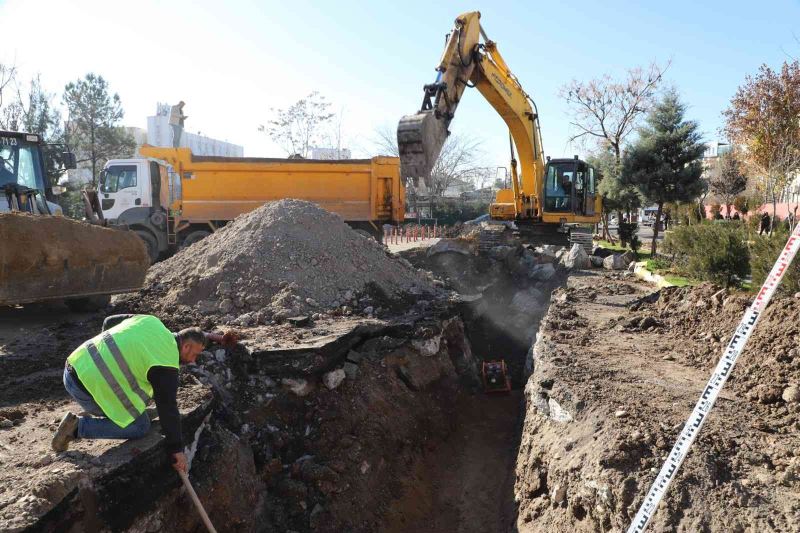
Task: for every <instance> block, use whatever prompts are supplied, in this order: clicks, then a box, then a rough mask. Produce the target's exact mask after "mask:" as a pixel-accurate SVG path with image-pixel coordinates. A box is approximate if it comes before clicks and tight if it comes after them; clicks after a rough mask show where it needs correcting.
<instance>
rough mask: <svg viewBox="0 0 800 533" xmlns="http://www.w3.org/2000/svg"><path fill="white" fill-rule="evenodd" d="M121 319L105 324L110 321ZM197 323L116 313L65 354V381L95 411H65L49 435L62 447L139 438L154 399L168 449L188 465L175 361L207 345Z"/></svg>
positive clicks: (182, 466) (181, 466)
mask: <svg viewBox="0 0 800 533" xmlns="http://www.w3.org/2000/svg"><path fill="white" fill-rule="evenodd" d="M120 318H122V319H123V320H122V321H121V322H119V323H118V324H116V325H115V326H113V327H111V328H110V329H106V326H107V325H108V324H109V321H114V320H118V319H120ZM206 342H207V341H206V336H205V334H204V333H203V332H202V331H201V330H200V329H199V328H188V329H184V330H181V331H180V332H178V333H175V334H173V333H172V332H170V331H169V330H168V329H167V328H166V327H165V326H164V324H162V323H161V321H160V320H159V319H158V318H156V317H154V316H150V315H118V316H115V317H109V318H107V319H106V322H104V323H103V332H102V333H100V334H99V335H97V336H96V337H94V338H92V339H90V340H88V341H86V342H85V343H83V345H81V346H80V347H79V348H77V349H76V350H75V351H74V352H72V354H71V355H70V356H69V357H68V358H67V364H66V367H65V369H64V387H65V388H66V389H67V392H68V393H69V395H70V396H72V398H73V399H74V400H75V401H76V402H77V403H78V404H79V405H80V406H81V407H82V408H83V410H84V411H85V412H86V413H88V414H90V415H94V416H76V415H75V414H73V413H67V414H66V415H65V416H64V418H63V420H62V421H61V424H60V425H59V426H58V430H57V431H56V433H55V436H54V437H53V441H52V447H53V450H55V451H57V452H63V451H64V450H66V449H67V448H68V447H69V443H70V442H71V441H72V440H74V439H137V438H140V437H143V436H144V435H146V434H147V432H148V431H149V430H150V418H149V416H148V414H147V411H146V407H147V404H148V402H149V401H150V399H151V398H152V399H155V403H156V409H157V410H158V416H159V418H160V420H161V430H162V432H163V433H164V436H165V437H166V446H167V451H168V453H170V454H171V455H172V457H173V466H174V467H175V469H176V470H182V471H184V472H185V471H186V456H185V455H184V454H183V443H182V441H181V418H180V413H179V412H178V404H177V392H178V365H179V364H181V363H182V364H187V363H194V361H195V359H197V356H198V355H199V354H200V352H201V351H203V348H205V345H206Z"/></svg>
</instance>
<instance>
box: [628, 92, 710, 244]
mask: <svg viewBox="0 0 800 533" xmlns="http://www.w3.org/2000/svg"><path fill="white" fill-rule="evenodd" d="M685 114H686V105H685V104H683V103H682V102H681V101H680V98H679V97H678V93H677V92H676V91H675V90H674V89H673V90H670V91H668V92H667V93H666V94H665V95H664V98H663V99H662V100H661V101H660V102H658V103H657V104H656V105H655V106H654V107H653V109H652V110H651V112H650V113H649V115H648V117H647V126H645V127H644V128H642V129H641V130H640V132H639V139H638V140H637V141H636V143H635V144H634V145H633V146H632V147H631V148H630V149H629V150H628V151H627V152H626V153H625V157H624V159H623V164H622V181H623V183H628V184H630V185H634V186H635V187H636V188H637V189H639V192H640V193H641V194H642V196H643V197H644V198H645V199H646V200H647V201H648V202H652V203H655V204H657V205H658V211H657V212H656V220H655V222H654V224H653V242H652V245H651V252H652V254H653V255H655V253H656V241H657V239H658V230H659V226H660V223H661V214H662V212H663V210H664V204H665V203H667V202H688V201H690V200H693V199H695V198H697V197H698V196H699V195H700V194H702V192H703V190H704V188H705V185H704V183H703V182H702V180H701V179H700V177H701V176H702V174H703V166H702V162H701V161H702V157H703V152H704V151H705V147H704V146H703V144H702V143H701V138H700V133H699V132H698V131H697V127H698V126H697V123H696V122H695V121H692V120H685V118H684V117H685Z"/></svg>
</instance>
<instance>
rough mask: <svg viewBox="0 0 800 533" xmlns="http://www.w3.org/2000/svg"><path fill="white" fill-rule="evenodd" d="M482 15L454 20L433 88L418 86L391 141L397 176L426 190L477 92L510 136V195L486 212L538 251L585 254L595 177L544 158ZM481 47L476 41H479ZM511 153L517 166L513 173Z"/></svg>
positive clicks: (532, 108) (596, 210) (594, 215)
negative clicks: (462, 107)
mask: <svg viewBox="0 0 800 533" xmlns="http://www.w3.org/2000/svg"><path fill="white" fill-rule="evenodd" d="M480 18H481V14H480V12H477V11H472V12H468V13H464V14H462V15H459V16H458V18H456V21H455V27H454V28H453V30H452V32H450V34H449V35H448V37H447V43H446V45H445V48H444V52H443V54H442V57H441V60H440V61H439V65H438V66H437V67H436V72H437V75H436V80H435V81H434V82H433V83H431V84H428V85H425V86H424V96H423V101H422V108H421V109H420V111H419V112H417V113H416V114H413V115H408V116H405V117H403V118H402V119H401V120H400V123H399V125H398V128H397V141H398V147H399V151H400V172H401V175H402V176H403V177H404V178H406V179H411V180H413V181H414V183H418V182H419V179H420V178H421V179H423V181H424V182H425V184H426V185H430V174H431V170H432V169H433V166H434V164H435V162H436V159H437V158H438V157H439V154H440V152H441V150H442V146H443V145H444V143H445V141H446V140H447V136H448V135H449V133H450V132H449V126H450V123H451V121H452V120H453V118H454V116H455V112H456V109H457V108H458V104H459V103H460V102H461V98H462V96H463V94H464V91H465V90H466V89H467V88H468V87H475V88H477V89H478V91H479V92H480V93H481V94H482V95H483V97H484V98H486V100H488V101H489V103H490V104H491V105H492V107H493V108H494V109H495V111H497V113H498V114H499V115H500V116H501V117H502V118H503V120H504V121H505V123H506V125H507V126H508V129H509V145H510V149H511V188H510V189H500V190H498V191H497V193H496V197H495V201H494V202H493V203H492V204H491V205H490V207H489V215H490V218H491V219H492V220H493V221H505V222H508V221H513V222H514V224H515V225H516V226H517V228H518V230H519V231H520V233H521V234H522V235H524V236H526V237H529V238H530V239H531V240H532V241H535V242H536V243H537V244H567V243H580V244H581V245H583V246H587V242H588V246H591V229H590V227H587V226H588V225H590V224H595V223H597V222H599V221H600V211H601V198H600V195H599V194H597V183H596V178H595V170H594V168H592V167H591V165H589V164H587V163H586V162H585V161H582V160H580V159H579V158H578V156H575V157H574V158H566V159H550V158H549V157H548V158H545V156H544V148H543V147H542V135H541V128H540V126H539V113H538V110H537V108H536V104H535V103H534V101H533V99H531V97H530V96H529V95H528V94H527V93H526V92H525V90H524V89H523V88H522V85H521V84H520V82H519V80H518V79H517V78H516V76H514V74H512V72H511V70H510V69H509V68H508V65H507V64H506V62H505V60H503V57H502V56H501V55H500V52H499V51H498V49H497V43H495V42H494V41H492V40H490V39H489V38H488V37H487V36H486V33H485V31H484V29H483V27H482V26H481V24H480ZM481 39H482V40H481ZM515 148H516V151H517V153H518V154H519V162H520V163H521V167H522V168H521V172H520V170H519V169H518V168H517V159H516V156H515V154H514V149H515Z"/></svg>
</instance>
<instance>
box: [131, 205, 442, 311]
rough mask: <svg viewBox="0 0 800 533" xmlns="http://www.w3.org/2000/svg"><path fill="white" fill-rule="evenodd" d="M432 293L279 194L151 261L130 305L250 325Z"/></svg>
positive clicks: (425, 280)
mask: <svg viewBox="0 0 800 533" xmlns="http://www.w3.org/2000/svg"><path fill="white" fill-rule="evenodd" d="M433 292H434V287H433V285H432V284H431V280H430V278H429V277H427V276H426V275H425V274H423V273H420V272H418V271H417V270H415V269H414V268H413V267H411V265H410V264H409V263H408V262H406V261H404V260H402V259H400V258H397V257H394V256H392V255H390V254H389V253H387V251H386V249H385V248H384V247H383V246H382V245H381V244H379V243H378V242H376V241H374V240H372V239H369V238H367V237H365V236H363V235H361V234H359V233H356V232H355V231H353V230H352V229H351V228H350V227H349V226H347V225H346V224H345V223H344V222H343V221H342V219H341V218H340V217H339V216H337V215H334V214H331V213H329V212H328V211H325V210H323V209H322V208H320V207H319V206H317V205H316V204H313V203H310V202H305V201H300V200H280V201H277V202H271V203H268V204H265V205H264V206H262V207H260V208H258V209H256V210H254V211H252V212H250V213H247V214H245V215H242V216H240V217H238V218H237V219H236V220H234V221H233V222H231V223H229V224H228V225H227V226H225V227H224V228H222V229H220V230H219V231H217V232H216V233H214V234H212V235H210V236H209V237H207V238H205V239H203V240H202V241H199V242H197V243H195V244H193V245H192V246H189V247H188V248H185V249H183V250H181V251H180V252H179V253H177V254H176V255H174V256H173V257H171V258H169V259H167V260H166V261H163V262H161V263H158V264H156V265H154V266H153V267H152V268H151V269H150V271H149V272H148V276H147V280H146V282H145V288H144V290H143V291H142V292H141V294H139V295H136V296H133V297H128V298H127V299H124V300H123V301H126V302H127V306H128V307H133V308H134V309H137V310H141V311H146V312H156V313H158V312H163V313H168V314H172V315H176V314H178V315H195V316H197V315H203V316H206V317H211V318H213V319H215V321H216V322H218V323H223V324H233V325H239V326H250V325H256V324H270V323H275V322H282V321H283V320H285V319H286V318H289V317H294V316H298V315H315V314H320V315H321V314H330V313H339V314H350V313H352V312H353V311H354V307H355V306H358V305H359V304H360V303H363V305H361V306H360V310H361V311H363V312H364V314H366V315H369V316H373V315H381V314H382V313H381V312H382V311H384V310H385V309H381V306H384V307H386V306H390V305H391V303H392V302H398V301H403V300H406V301H407V300H413V299H417V298H419V297H420V296H423V295H430V294H432V293H433Z"/></svg>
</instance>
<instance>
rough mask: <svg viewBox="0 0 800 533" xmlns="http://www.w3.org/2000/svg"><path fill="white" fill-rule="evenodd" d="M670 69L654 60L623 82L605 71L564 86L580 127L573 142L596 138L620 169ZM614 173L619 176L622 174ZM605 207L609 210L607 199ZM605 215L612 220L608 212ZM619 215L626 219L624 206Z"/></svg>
mask: <svg viewBox="0 0 800 533" xmlns="http://www.w3.org/2000/svg"><path fill="white" fill-rule="evenodd" d="M667 68H669V63H667V64H666V65H665V66H664V67H661V66H659V65H658V64H657V63H651V64H650V66H649V67H647V68H646V69H645V68H642V67H636V68H632V69H630V70H628V72H627V76H626V77H625V79H623V80H621V81H618V80H615V79H613V78H612V77H611V76H610V75H609V74H605V75H603V76H602V77H600V78H596V79H593V80H589V81H578V80H572V81H571V82H570V83H568V84H566V85H563V86H562V87H561V89H560V91H559V95H560V96H561V97H562V98H563V99H564V100H565V101H566V102H567V104H569V106H570V107H571V108H572V120H571V121H570V125H571V126H572V127H573V128H575V129H576V130H577V132H576V133H575V134H574V135H573V136H572V137H570V142H571V141H575V140H578V139H590V140H593V141H594V142H595V144H596V145H598V147H599V148H600V149H601V150H610V151H611V153H612V154H613V156H614V161H615V165H616V166H617V167H618V168H619V166H620V165H621V162H622V150H623V148H624V144H625V141H626V139H627V138H628V136H629V135H630V134H631V133H633V131H634V130H635V129H636V126H637V125H638V124H639V120H640V119H641V117H643V116H644V114H645V113H647V111H648V110H649V109H650V107H651V106H652V104H653V101H654V99H655V97H656V93H657V91H658V86H659V84H660V83H661V80H662V78H663V75H664V72H665V71H666V70H667ZM610 175H611V176H615V175H616V176H618V175H619V173H618V172H617V173H613V174H610ZM607 187H608V185H607ZM603 208H604V209H607V208H606V206H605V202H604V204H603ZM608 209H612V207H610V206H609V207H608ZM603 216H604V219H608V215H607V214H604V215H603ZM617 218H618V219H619V220H620V221H622V211H621V209H617Z"/></svg>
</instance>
